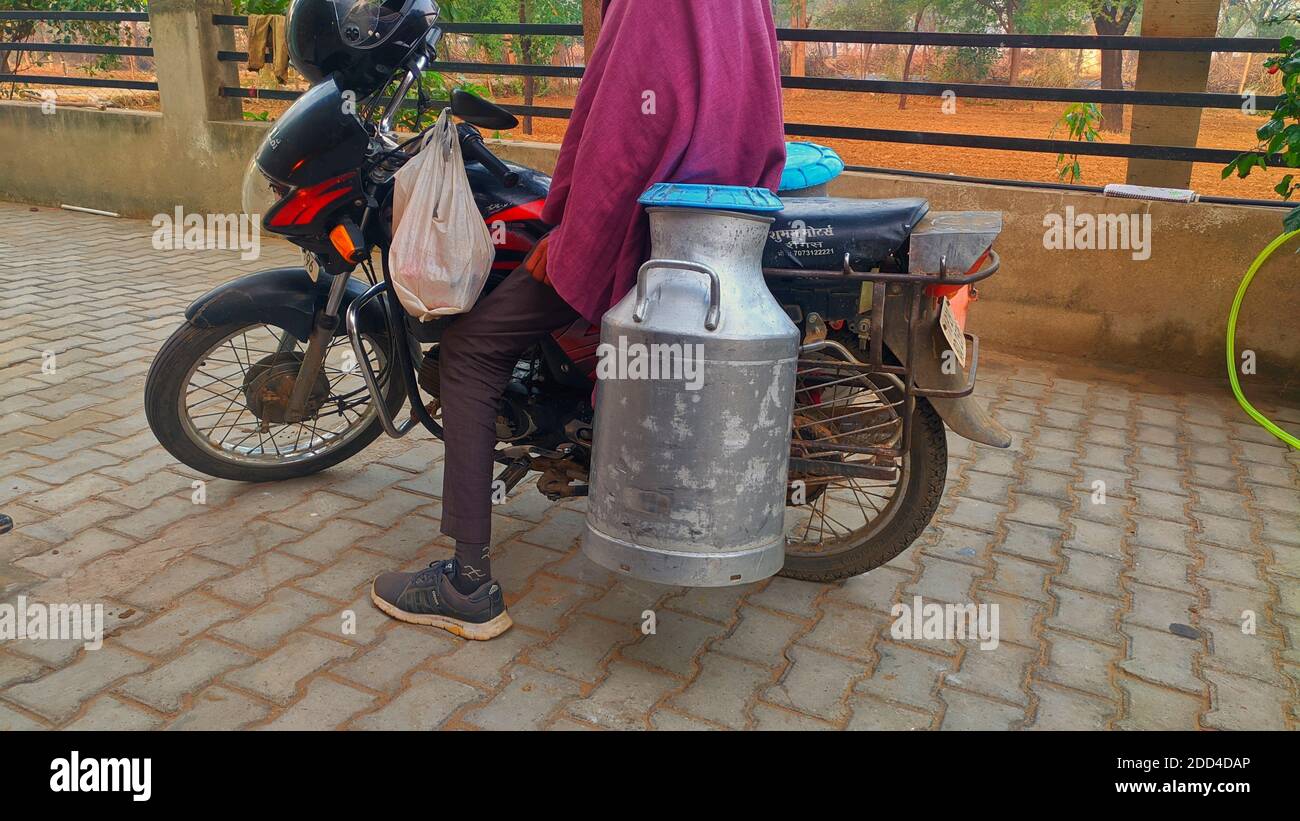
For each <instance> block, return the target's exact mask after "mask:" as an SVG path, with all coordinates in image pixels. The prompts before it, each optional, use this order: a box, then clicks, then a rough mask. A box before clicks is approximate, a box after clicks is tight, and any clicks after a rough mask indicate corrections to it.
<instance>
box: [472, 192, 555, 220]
mask: <svg viewBox="0 0 1300 821" xmlns="http://www.w3.org/2000/svg"><path fill="white" fill-rule="evenodd" d="M545 204H546V199H545V198H543V199H536V200H533V201H532V202H526V203H524V204H523V205H516V206H514V207H513V208H507V209H506V210H504V211H498V212H496V213H495V214H493V215H492V216H490V217H484V221H485V222H486V223H487V224H488V225H491V224H492V223H494V222H497V221H498V220H499V221H501V222H526V221H528V220H540V219H541V218H542V206H543V205H545Z"/></svg>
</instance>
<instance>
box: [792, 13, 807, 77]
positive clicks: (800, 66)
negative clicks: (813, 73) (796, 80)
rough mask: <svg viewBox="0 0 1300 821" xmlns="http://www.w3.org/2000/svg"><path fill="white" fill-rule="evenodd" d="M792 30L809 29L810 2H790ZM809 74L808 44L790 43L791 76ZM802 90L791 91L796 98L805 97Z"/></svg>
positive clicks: (799, 41) (797, 41)
mask: <svg viewBox="0 0 1300 821" xmlns="http://www.w3.org/2000/svg"><path fill="white" fill-rule="evenodd" d="M790 28H796V29H806V28H808V0H790ZM807 74H808V44H807V43H805V42H803V41H801V40H794V41H792V42H791V43H790V76H791V77H804V76H807ZM803 92H804V90H803V89H802V88H795V89H791V91H790V93H791V94H792V95H794V96H796V97H801V96H803Z"/></svg>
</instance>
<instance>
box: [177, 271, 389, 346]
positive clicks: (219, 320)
mask: <svg viewBox="0 0 1300 821" xmlns="http://www.w3.org/2000/svg"><path fill="white" fill-rule="evenodd" d="M325 279H326V278H325V277H321V281H319V282H313V281H312V279H311V275H310V274H308V273H307V269H306V268H269V269H267V270H265V271H258V272H257V273H253V274H249V275H248V276H243V277H240V278H239V279H234V280H231V281H230V282H227V283H225V284H223V285H218V286H217V287H216V288H213V289H212V290H211V291H208V292H207V293H206V294H204V295H203V296H201V297H199V298H198V299H196V300H194V302H192V303H191V304H190V307H189V308H187V309H186V310H185V318H186V319H187V320H189V321H190V323H191V324H192V325H195V326H196V327H199V328H212V327H216V326H219V325H242V324H248V323H253V322H261V323H264V324H266V325H271V326H273V327H276V328H282V329H284V330H286V331H288V332H289V333H291V334H293V335H294V336H295V337H297V339H298V341H300V342H306V341H307V337H308V336H309V335H310V334H311V329H312V327H313V326H314V325H315V322H316V313H317V312H318V311H320V310H322V309H323V308H324V307H325V300H326V298H327V297H328V296H329V283H328V282H326V281H325ZM365 291H366V283H365V282H363V281H362V280H360V279H357V278H356V277H353V278H351V279H349V280H348V284H347V289H346V291H345V292H344V295H343V303H342V305H341V306H340V307H339V316H340V317H342V316H343V313H344V311H346V310H347V307H348V306H349V305H350V304H352V301H353V300H355V299H357V298H358V297H360V296H361V295H362V294H363V293H365ZM380 303H381V300H377V299H376V300H371V301H370V302H369V303H367V304H366V305H365V306H364V307H363V308H362V309H361V313H360V315H359V319H358V321H359V322H360V328H359V330H360V331H361V332H362V333H375V334H378V333H386V332H387V330H388V325H387V322H386V320H385V316H384V309H383V307H382V306H381V304H380ZM344 333H346V330H345V329H344V327H343V323H342V322H340V323H339V326H338V330H337V331H336V335H337V336H342V335H343V334H344Z"/></svg>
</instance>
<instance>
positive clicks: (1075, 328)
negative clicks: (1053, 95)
mask: <svg viewBox="0 0 1300 821" xmlns="http://www.w3.org/2000/svg"><path fill="white" fill-rule="evenodd" d="M226 10H227V3H226V2H225V0H154V2H152V3H150V15H151V23H152V24H153V27H154V45H155V49H156V50H157V51H158V57H157V65H158V78H159V86H160V91H161V96H162V107H163V112H162V114H156V113H138V112H123V111H93V110H85V109H75V108H66V109H65V108H56V110H55V111H54V112H53V113H51V114H45V113H42V111H41V107H40V105H39V104H36V103H24V102H3V103H0V199H6V200H13V201H18V202H31V203H36V204H42V205H50V206H57V205H59V204H61V203H67V204H70V205H80V206H86V207H91V208H98V209H103V210H109V211H116V212H118V213H121V214H123V215H126V216H133V217H144V218H149V217H152V216H153V215H154V214H158V213H170V212H171V211H172V210H173V209H174V208H175V207H176V206H177V205H180V206H182V207H183V208H185V209H186V210H187V211H195V212H200V213H229V212H234V211H238V210H239V208H240V182H241V180H242V176H243V171H244V169H245V167H246V165H247V163H248V160H249V158H250V157H251V156H252V154H253V152H254V150H255V149H256V147H257V145H258V144H259V143H260V141H261V139H262V137H263V136H264V135H265V133H266V129H267V126H266V124H265V123H258V122H243V121H241V120H240V119H239V117H240V114H239V105H238V101H236V100H231V99H226V98H221V97H219V96H218V95H217V93H216V89H217V88H218V87H219V86H221V85H234V84H235V83H236V82H237V78H236V77H235V76H234V71H235V67H234V66H233V65H231V64H221V63H218V62H217V61H216V59H215V52H216V50H217V49H218V48H231V45H230V44H229V42H228V39H229V35H230V32H229V29H220V28H218V27H215V26H213V25H212V23H211V15H212V14H213V13H221V12H224V11H226ZM206 55H212V58H211V59H208V58H207V56H206ZM496 146H497V149H498V151H499V153H500V154H501V155H502V156H503V157H505V158H507V159H511V160H514V161H516V162H519V163H522V164H525V165H530V166H532V167H535V168H539V169H542V170H545V171H548V172H549V171H551V170H552V169H553V168H554V165H555V159H556V153H557V147H556V146H554V145H548V144H541V143H526V142H516V141H508V142H499V143H497V144H496ZM831 192H832V193H833V194H835V195H837V196H848V197H900V196H923V197H927V198H929V199H930V201H931V202H932V204H933V207H934V208H936V209H940V210H992V211H1001V212H1003V213H1004V215H1005V222H1006V227H1005V231H1004V233H1003V236H1002V238H1001V240H1000V241H999V243H998V249H999V252H1000V253H1001V254H1002V258H1003V268H1002V271H1001V272H1000V273H999V274H998V275H997V276H995V277H993V278H992V279H990V280H988V281H987V283H986V284H984V285H982V286H980V288H979V291H980V297H981V298H980V301H979V303H978V304H977V305H976V307H975V308H974V310H973V313H972V323H973V330H975V331H976V332H977V333H979V334H981V335H982V336H983V337H984V339H985V340H986V341H987V342H988V343H990V344H991V345H993V346H994V347H997V348H1000V349H1002V350H1008V349H1011V350H1015V349H1024V350H1034V351H1042V352H1049V353H1060V354H1068V355H1072V356H1081V357H1087V358H1095V359H1100V360H1105V361H1111V362H1119V363H1125V364H1132V365H1140V366H1144V367H1152V368H1157V369H1161V370H1169V371H1183V372H1196V373H1207V374H1221V373H1222V371H1223V369H1224V364H1223V363H1224V354H1223V344H1224V331H1225V327H1226V322H1227V316H1228V311H1229V308H1230V306H1231V303H1232V298H1233V294H1234V292H1235V290H1236V287H1237V284H1238V282H1239V281H1240V279H1241V277H1242V275H1243V273H1244V271H1245V269H1246V267H1247V266H1248V265H1249V263H1250V261H1251V260H1252V259H1253V258H1254V256H1255V254H1256V253H1258V251H1259V249H1261V248H1262V247H1263V246H1264V245H1265V244H1266V243H1267V242H1268V241H1269V240H1271V239H1272V238H1273V237H1275V236H1276V235H1277V234H1278V233H1279V232H1280V230H1281V215H1282V212H1281V211H1280V210H1279V209H1270V208H1251V207H1240V206H1219V205H1205V204H1198V205H1170V204H1164V203H1144V202H1135V201H1126V200H1115V199H1106V198H1104V197H1100V196H1098V195H1093V194H1075V193H1063V192H1059V191H1050V190H1044V189H1034V188H1025V187H1010V186H989V185H971V184H966V183H956V182H947V181H943V180H925V179H918V178H912V177H902V176H891V175H873V174H858V173H847V174H844V175H843V176H842V177H841V178H840V179H838V180H837V181H836V182H835V183H834V184H833V185H832V188H831ZM1070 206H1072V207H1073V208H1074V209H1075V211H1076V212H1077V213H1091V214H1097V213H1108V214H1114V213H1121V214H1128V213H1135V214H1138V215H1139V216H1141V215H1147V214H1149V215H1150V219H1151V230H1152V237H1151V256H1150V259H1147V260H1145V261H1137V260H1134V259H1133V258H1132V253H1131V252H1130V251H1096V250H1093V251H1067V250H1049V249H1047V248H1045V247H1044V241H1043V240H1044V232H1045V229H1044V217H1045V215H1047V214H1050V213H1056V214H1064V213H1065V211H1066V208H1067V207H1070ZM1289 251H1290V249H1284V251H1283V252H1282V253H1279V254H1278V255H1277V256H1276V257H1275V259H1274V261H1273V262H1272V263H1270V264H1269V265H1268V266H1266V267H1265V268H1264V270H1263V271H1261V273H1260V274H1259V276H1257V277H1256V280H1255V284H1254V285H1253V286H1252V288H1251V293H1250V295H1249V298H1248V300H1247V303H1246V308H1245V310H1244V311H1243V314H1242V320H1241V329H1240V331H1239V333H1240V337H1239V348H1250V349H1253V350H1254V351H1255V352H1256V353H1257V355H1258V359H1259V369H1260V379H1261V380H1262V381H1268V382H1273V383H1284V382H1286V381H1288V380H1289V379H1291V380H1294V375H1295V374H1297V373H1300V319H1298V317H1300V297H1297V296H1296V293H1297V291H1296V288H1295V286H1296V285H1297V284H1300V282H1298V281H1297V280H1296V279H1295V275H1294V270H1295V257H1294V255H1293V254H1291V253H1290V252H1289Z"/></svg>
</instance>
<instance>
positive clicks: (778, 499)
mask: <svg viewBox="0 0 1300 821" xmlns="http://www.w3.org/2000/svg"><path fill="white" fill-rule="evenodd" d="M702 187H703V186H701V188H702ZM676 188H690V186H676ZM652 190H653V189H652ZM740 190H741V191H745V190H747V189H740ZM763 193H764V194H766V195H767V197H769V198H770V199H772V200H775V198H774V197H772V196H771V194H770V193H768V192H765V191H764V192H763ZM643 201H644V198H643ZM778 207H779V205H778ZM768 210H771V209H768ZM649 211H650V234H651V245H652V259H651V260H650V261H649V262H647V263H646V264H645V265H644V266H642V267H641V270H640V272H639V274H638V282H637V287H636V289H635V290H634V291H633V292H632V293H630V294H628V295H627V296H626V297H625V298H624V299H623V300H622V301H621V302H619V303H618V305H616V306H615V307H614V308H613V309H611V310H610V311H609V313H607V314H606V315H605V317H604V321H603V322H602V323H601V360H600V364H601V366H602V367H601V368H599V369H598V371H597V374H598V376H599V377H600V383H599V386H598V388H597V391H596V417H595V431H594V441H593V453H592V478H591V488H590V498H589V499H588V512H587V526H586V530H585V532H584V535H583V551H584V552H585V553H586V555H587V556H588V558H590V559H592V560H593V561H595V562H596V563H597V564H600V565H601V566H603V567H605V568H607V569H609V570H612V571H614V572H616V573H621V574H624V575H628V576H632V577H635V578H638V579H643V580H646V581H652V582H658V583H661V584H672V585H681V586H688V587H719V586H726V585H736V584H747V583H750V582H754V581H758V580H760V579H764V578H767V577H768V576H771V575H774V574H775V573H776V572H777V571H779V570H780V569H781V566H782V565H783V563H784V561H785V507H786V483H787V472H788V468H789V456H790V424H791V416H792V412H793V406H794V387H795V370H796V363H797V359H798V347H799V333H798V329H797V328H796V327H795V325H794V323H793V322H791V321H790V318H789V317H788V316H787V315H786V313H785V311H784V310H782V308H781V306H780V305H779V304H778V303H777V301H776V299H775V298H774V297H773V296H772V294H771V293H770V292H769V291H768V289H767V286H766V284H765V283H764V281H763V271H762V254H763V246H764V243H765V241H766V239H767V232H768V226H769V225H770V224H771V222H772V219H771V218H770V217H767V216H762V215H759V214H754V213H740V212H734V211H722V210H711V209H704V208H699V207H665V208H651V209H649ZM675 362H677V363H680V366H678V365H675V364H674V363H675Z"/></svg>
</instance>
